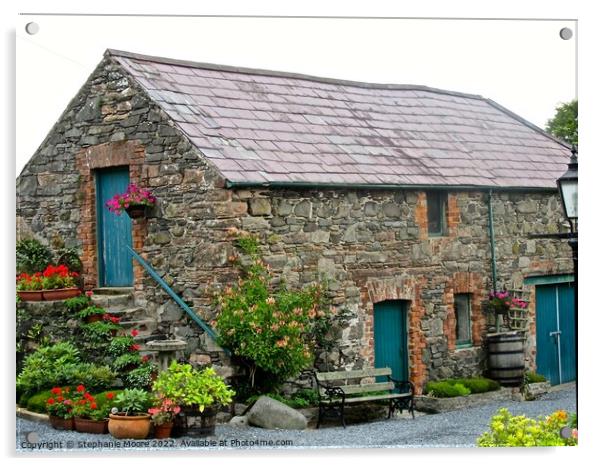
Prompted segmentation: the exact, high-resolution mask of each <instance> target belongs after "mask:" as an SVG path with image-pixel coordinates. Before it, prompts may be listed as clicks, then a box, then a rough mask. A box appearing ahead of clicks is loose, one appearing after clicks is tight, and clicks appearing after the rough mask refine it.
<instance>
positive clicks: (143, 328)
mask: <svg viewBox="0 0 602 466" xmlns="http://www.w3.org/2000/svg"><path fill="white" fill-rule="evenodd" d="M119 325H121V326H122V327H123V328H124V329H125V331H126V332H127V333H130V332H131V331H132V330H134V329H136V330H138V332H139V334H138V337H144V336H149V335H151V334H152V333H153V332H154V331H155V330H156V329H157V321H155V320H153V319H142V320H126V321H121V322H119Z"/></svg>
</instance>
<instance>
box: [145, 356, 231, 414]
mask: <svg viewBox="0 0 602 466" xmlns="http://www.w3.org/2000/svg"><path fill="white" fill-rule="evenodd" d="M153 391H154V392H156V393H157V394H158V395H159V396H161V397H163V398H169V399H170V400H172V401H173V402H175V403H177V404H179V405H180V406H190V407H196V408H198V410H199V411H200V412H203V411H204V410H205V408H206V407H208V406H213V405H227V404H228V403H231V402H232V397H233V396H234V391H233V390H231V389H230V388H229V387H228V386H227V385H226V383H225V382H224V379H223V378H222V377H220V376H219V375H217V373H216V372H215V369H213V367H207V368H205V369H203V370H197V369H193V368H192V366H191V365H190V364H178V363H177V362H176V361H173V362H172V363H171V365H170V366H169V368H168V369H167V370H165V371H163V372H161V373H160V374H159V375H158V377H157V380H155V382H154V383H153Z"/></svg>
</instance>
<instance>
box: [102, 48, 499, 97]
mask: <svg viewBox="0 0 602 466" xmlns="http://www.w3.org/2000/svg"><path fill="white" fill-rule="evenodd" d="M107 55H110V56H113V57H124V58H132V59H135V60H136V59H137V60H145V61H152V62H155V63H164V64H167V65H178V66H187V67H190V68H201V69H208V70H214V71H225V72H231V73H242V74H254V75H260V76H274V77H280V78H292V79H302V80H306V81H315V82H320V83H325V84H340V85H343V86H352V87H360V88H364V89H385V90H387V89H388V90H404V91H424V92H432V93H435V94H446V95H451V96H456V97H464V98H467V99H475V100H482V101H487V100H489V99H487V98H486V97H483V96H481V95H478V94H469V93H465V92H458V91H449V90H446V89H438V88H435V87H429V86H424V85H421V84H387V83H369V82H364V81H353V80H348V79H338V78H328V77H322V76H314V75H309V74H303V73H294V72H288V71H276V70H266V69H260V68H247V67H239V66H232V65H219V64H215V63H204V62H195V61H191V60H179V59H174V58H168V57H158V56H154V55H144V54H139V53H134V52H127V51H125V50H116V49H107V50H106V51H105V56H107Z"/></svg>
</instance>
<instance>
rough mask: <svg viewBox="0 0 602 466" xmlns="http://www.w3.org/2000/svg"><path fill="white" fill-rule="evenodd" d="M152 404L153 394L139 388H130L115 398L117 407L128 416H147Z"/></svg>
mask: <svg viewBox="0 0 602 466" xmlns="http://www.w3.org/2000/svg"><path fill="white" fill-rule="evenodd" d="M151 404H152V400H151V394H150V393H148V392H146V391H144V390H141V389H139V388H128V389H126V390H123V391H122V392H121V393H119V395H117V396H116V397H115V406H116V407H117V408H118V409H119V412H123V413H125V414H126V416H133V415H136V414H140V413H144V414H146V411H147V410H148V408H150V407H151Z"/></svg>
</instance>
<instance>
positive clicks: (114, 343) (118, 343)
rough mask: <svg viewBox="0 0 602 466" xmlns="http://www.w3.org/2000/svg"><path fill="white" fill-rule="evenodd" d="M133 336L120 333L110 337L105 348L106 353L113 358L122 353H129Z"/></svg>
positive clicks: (132, 343)
mask: <svg viewBox="0 0 602 466" xmlns="http://www.w3.org/2000/svg"><path fill="white" fill-rule="evenodd" d="M134 343H135V341H134V337H132V336H131V335H120V336H118V337H114V338H113V339H111V342H110V343H109V346H108V348H107V355H108V356H110V357H111V358H113V359H115V358H117V357H119V356H121V355H122V354H126V353H129V352H130V351H131V348H132V346H133V345H134Z"/></svg>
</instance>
